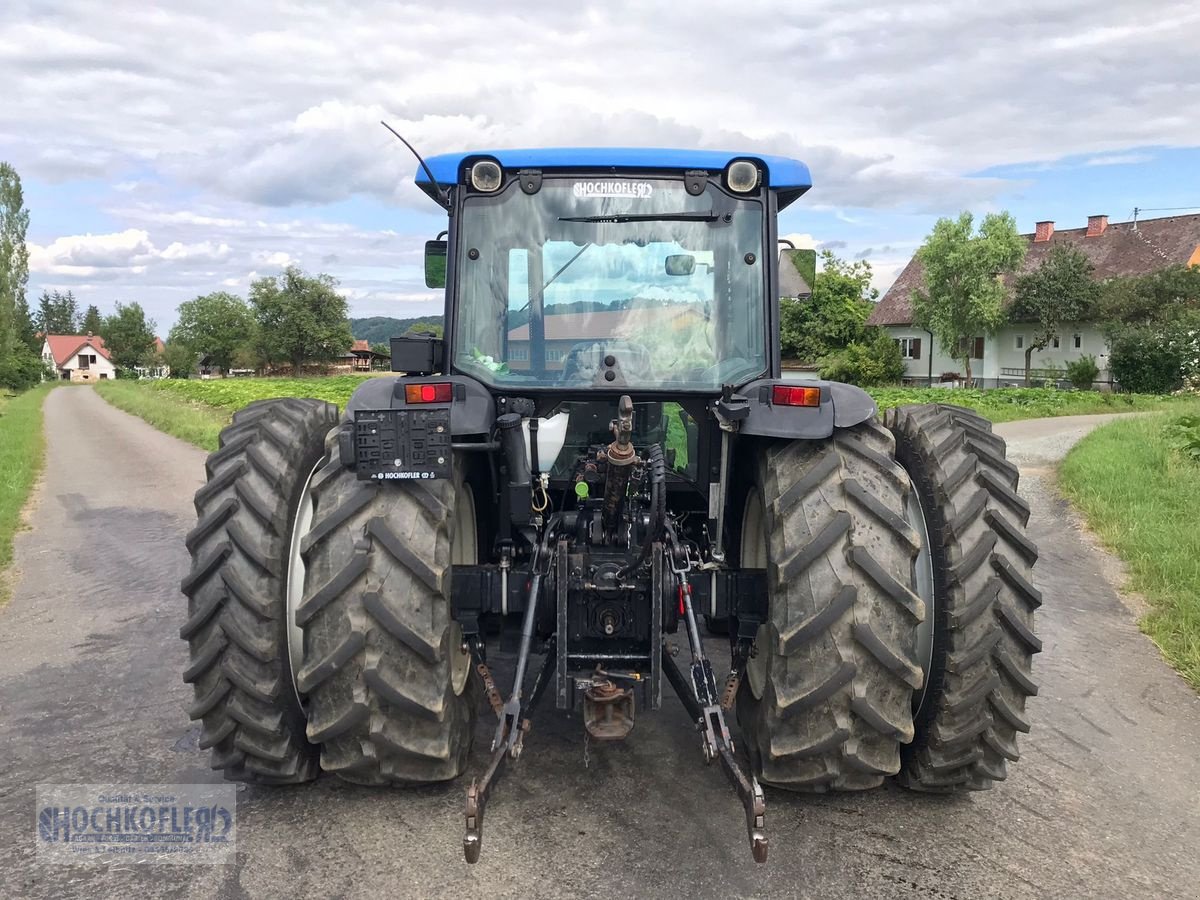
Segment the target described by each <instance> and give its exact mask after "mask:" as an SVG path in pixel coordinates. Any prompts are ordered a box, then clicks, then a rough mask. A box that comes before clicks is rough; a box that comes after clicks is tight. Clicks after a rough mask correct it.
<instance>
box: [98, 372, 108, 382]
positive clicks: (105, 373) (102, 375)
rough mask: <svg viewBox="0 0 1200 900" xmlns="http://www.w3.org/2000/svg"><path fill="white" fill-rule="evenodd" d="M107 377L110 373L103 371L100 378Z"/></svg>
mask: <svg viewBox="0 0 1200 900" xmlns="http://www.w3.org/2000/svg"><path fill="white" fill-rule="evenodd" d="M107 378H108V373H107V372H101V373H100V380H101V381H104V380H106V379H107Z"/></svg>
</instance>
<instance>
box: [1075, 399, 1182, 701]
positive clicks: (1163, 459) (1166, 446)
mask: <svg viewBox="0 0 1200 900" xmlns="http://www.w3.org/2000/svg"><path fill="white" fill-rule="evenodd" d="M1178 414H1180V415H1182V414H1191V415H1196V414H1200V402H1198V401H1195V400H1192V401H1191V402H1190V403H1185V404H1184V405H1182V406H1181V407H1180V409H1179V410H1178ZM1175 418H1176V414H1172V415H1163V416H1146V417H1137V418H1133V419H1126V420H1123V421H1119V422H1113V423H1112V424H1110V425H1105V426H1102V427H1101V428H1098V429H1096V430H1095V431H1093V432H1092V433H1091V434H1090V435H1088V436H1087V437H1085V438H1084V439H1083V440H1082V441H1080V442H1079V443H1078V444H1076V445H1075V447H1074V448H1073V449H1072V450H1071V452H1070V453H1069V454H1068V455H1067V458H1066V460H1064V461H1063V464H1062V467H1061V468H1060V470H1059V481H1060V484H1061V486H1062V490H1063V493H1064V494H1066V496H1067V497H1068V498H1069V499H1070V500H1071V501H1072V503H1074V504H1075V506H1076V507H1077V508H1078V509H1079V510H1080V511H1081V512H1082V513H1083V514H1084V516H1085V517H1086V519H1087V522H1088V525H1089V526H1090V527H1091V528H1092V530H1093V531H1095V532H1096V533H1097V534H1098V535H1099V536H1100V538H1101V540H1103V541H1104V543H1105V544H1106V545H1108V546H1109V547H1111V548H1112V549H1113V550H1114V551H1115V552H1116V554H1117V555H1118V556H1119V557H1121V559H1122V560H1124V561H1125V564H1126V566H1127V568H1128V570H1129V576H1130V584H1129V586H1130V588H1132V589H1133V590H1135V591H1137V592H1138V593H1140V594H1142V595H1143V596H1144V597H1145V598H1146V600H1147V602H1148V603H1149V604H1150V611H1149V612H1148V613H1147V614H1146V615H1145V616H1144V617H1143V618H1142V620H1141V622H1140V623H1139V624H1140V625H1141V628H1142V630H1143V631H1144V632H1145V633H1146V634H1147V635H1149V636H1150V638H1151V639H1152V640H1153V641H1154V642H1155V643H1156V644H1158V646H1159V647H1160V648H1161V649H1162V652H1163V655H1164V656H1165V657H1166V658H1167V660H1168V661H1169V662H1170V663H1171V665H1173V666H1174V667H1175V668H1176V669H1178V670H1179V672H1180V673H1182V675H1183V676H1184V678H1186V679H1187V680H1188V681H1189V682H1191V684H1192V686H1193V687H1195V688H1196V689H1197V690H1200V526H1198V524H1197V520H1198V513H1197V510H1200V462H1196V461H1193V460H1192V459H1190V458H1188V457H1187V456H1185V455H1183V454H1181V453H1179V452H1177V451H1175V450H1173V449H1172V448H1171V446H1170V440H1169V437H1168V435H1167V434H1164V431H1163V429H1164V426H1165V425H1166V424H1167V423H1169V422H1171V421H1173V420H1174V419H1175Z"/></svg>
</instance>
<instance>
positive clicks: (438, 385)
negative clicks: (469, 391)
mask: <svg viewBox="0 0 1200 900" xmlns="http://www.w3.org/2000/svg"><path fill="white" fill-rule="evenodd" d="M404 399H405V400H406V401H407V402H408V403H449V402H450V401H451V400H453V399H454V385H452V384H451V383H450V382H449V381H438V382H434V383H433V384H406V385H405V386H404Z"/></svg>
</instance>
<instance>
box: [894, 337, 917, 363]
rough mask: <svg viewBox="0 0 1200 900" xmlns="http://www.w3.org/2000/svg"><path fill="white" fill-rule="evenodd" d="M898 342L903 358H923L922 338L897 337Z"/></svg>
mask: <svg viewBox="0 0 1200 900" xmlns="http://www.w3.org/2000/svg"><path fill="white" fill-rule="evenodd" d="M896 343H897V344H898V345H899V347H900V358H901V359H920V358H921V339H920V338H907V337H906V338H897V339H896Z"/></svg>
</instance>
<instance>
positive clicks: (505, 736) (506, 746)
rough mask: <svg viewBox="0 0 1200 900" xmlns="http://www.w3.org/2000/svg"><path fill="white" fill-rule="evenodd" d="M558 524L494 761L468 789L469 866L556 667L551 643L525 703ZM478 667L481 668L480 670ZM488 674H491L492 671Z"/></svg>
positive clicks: (539, 558)
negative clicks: (494, 793)
mask: <svg viewBox="0 0 1200 900" xmlns="http://www.w3.org/2000/svg"><path fill="white" fill-rule="evenodd" d="M557 524H558V523H557V522H556V521H555V520H554V519H553V518H552V519H551V521H550V522H548V523H547V525H546V531H545V533H544V535H543V538H542V541H541V542H540V543H539V545H538V548H537V551H536V554H535V556H534V559H533V566H532V568H533V577H532V579H531V580H530V586H529V598H528V600H527V601H526V605H525V617H524V619H523V621H522V623H521V646H520V651H519V652H518V654H517V671H516V674H515V675H514V677H513V688H512V694H511V695H509V698H508V701H507V702H505V703H504V704H503V705H502V706H500V707H499V708H497V709H496V718H497V720H498V721H497V722H496V733H495V735H494V736H493V737H492V759H491V762H489V763H488V767H487V769H486V771H484V773H483V777H482V778H479V779H471V786H470V787H469V788H467V802H466V810H465V812H466V830H465V832H464V833H463V856H465V857H466V860H467V862H468V863H474V862H478V861H479V852H480V850H481V849H483V813H484V810H485V809H486V807H487V802H488V797H489V795H490V792H491V789H492V787H493V785H495V784H496V782H497V781H499V780H500V775H501V774H502V772H503V769H502V766H503V764H504V760H505V758H509V759H513V760H516V759H518V758H519V757H520V756H521V750H522V748H523V746H524V742H525V735H526V733H527V732H528V731H529V727H530V722H529V718H528V716H529V714H531V713H532V711H533V707H534V705H535V704H536V703H537V701H538V700H539V699H540V698H541V696H542V694H543V692H545V690H546V684H547V682H548V681H549V676H550V673H551V672H553V671H554V668H555V663H556V660H557V656H558V654H557V653H556V652H555V651H554V648H553V641H552V642H551V647H550V650H549V652H548V653H547V654H546V656H545V658H544V660H543V662H542V668H541V669H539V670H538V674H537V677H536V678H535V679H534V682H533V690H531V691H530V692H529V699H528V700H527V701H523V700H522V693H521V687H522V684H523V683H524V681H525V668H526V666H527V665H528V664H529V651H530V649H531V647H532V644H533V630H534V616H535V612H536V609H537V601H538V596H539V591H540V589H541V582H542V577H543V576H544V575H546V574H547V573H549V571H550V565H551V564H552V563H553V562H554V559H555V554H552V553H550V551H549V549H548V545H549V543H550V538H551V536H552V534H553V533H554V530H555V528H556V526H557ZM475 652H476V666H477V671H480V674H483V672H484V671H487V664H486V663H485V662H484V660H483V657H482V653H481V652H480V650H479V649H478V648H476V651H475ZM479 667H482V668H481V669H480V668H479ZM488 674H489V675H490V672H489V673H488ZM484 683H485V685H486V683H487V680H486V676H485V682H484ZM493 690H494V683H493ZM497 700H499V695H498V693H497V695H496V697H495V698H494V699H492V705H493V708H495V707H496V701H497Z"/></svg>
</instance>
